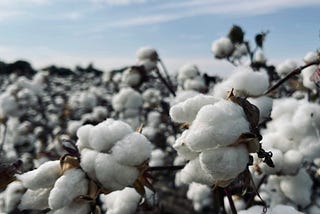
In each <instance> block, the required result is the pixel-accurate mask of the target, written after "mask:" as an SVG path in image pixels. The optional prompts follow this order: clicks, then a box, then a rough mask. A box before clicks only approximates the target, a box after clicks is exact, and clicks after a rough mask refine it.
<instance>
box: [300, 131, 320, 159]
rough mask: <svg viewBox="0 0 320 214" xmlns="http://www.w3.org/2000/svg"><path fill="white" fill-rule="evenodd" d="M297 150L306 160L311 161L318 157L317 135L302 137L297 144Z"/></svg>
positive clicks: (319, 154)
mask: <svg viewBox="0 0 320 214" xmlns="http://www.w3.org/2000/svg"><path fill="white" fill-rule="evenodd" d="M299 151H300V152H301V153H302V154H303V156H304V159H305V160H307V161H313V160H314V159H316V158H320V143H319V136H306V137H304V138H303V140H302V141H301V143H300V145H299Z"/></svg>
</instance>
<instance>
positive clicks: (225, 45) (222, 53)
mask: <svg viewBox="0 0 320 214" xmlns="http://www.w3.org/2000/svg"><path fill="white" fill-rule="evenodd" d="M233 50H234V45H233V44H232V42H231V40H230V39H229V38H228V37H221V38H220V39H218V40H215V41H214V42H213V43H212V45H211V51H212V52H213V55H214V56H215V57H216V58H218V59H222V58H225V57H228V56H230V54H232V52H233Z"/></svg>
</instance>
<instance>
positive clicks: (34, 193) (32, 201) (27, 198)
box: [18, 188, 51, 210]
mask: <svg viewBox="0 0 320 214" xmlns="http://www.w3.org/2000/svg"><path fill="white" fill-rule="evenodd" d="M50 191H51V188H41V189H37V190H31V189H28V190H27V191H26V192H25V193H24V195H23V196H22V198H21V202H20V204H19V207H18V208H19V210H44V209H46V208H49V204H48V197H49V193H50Z"/></svg>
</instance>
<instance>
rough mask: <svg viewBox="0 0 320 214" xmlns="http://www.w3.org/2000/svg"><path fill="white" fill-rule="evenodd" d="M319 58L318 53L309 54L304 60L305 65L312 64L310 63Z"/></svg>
mask: <svg viewBox="0 0 320 214" xmlns="http://www.w3.org/2000/svg"><path fill="white" fill-rule="evenodd" d="M318 58H319V56H318V53H317V52H308V53H307V54H306V55H305V56H304V58H303V61H304V62H305V63H310V62H313V61H315V60H317V59H318Z"/></svg>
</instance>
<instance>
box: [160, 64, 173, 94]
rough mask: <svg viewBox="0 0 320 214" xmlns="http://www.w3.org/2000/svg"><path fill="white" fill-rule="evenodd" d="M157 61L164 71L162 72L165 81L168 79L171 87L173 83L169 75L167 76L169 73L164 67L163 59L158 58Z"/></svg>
mask: <svg viewBox="0 0 320 214" xmlns="http://www.w3.org/2000/svg"><path fill="white" fill-rule="evenodd" d="M159 62H160V65H161V67H162V69H163V71H164V74H165V75H166V78H167V81H168V84H169V85H170V87H171V88H173V83H172V81H171V79H170V76H169V73H168V70H167V68H166V66H165V65H164V63H163V61H162V60H161V59H160V58H159Z"/></svg>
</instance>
